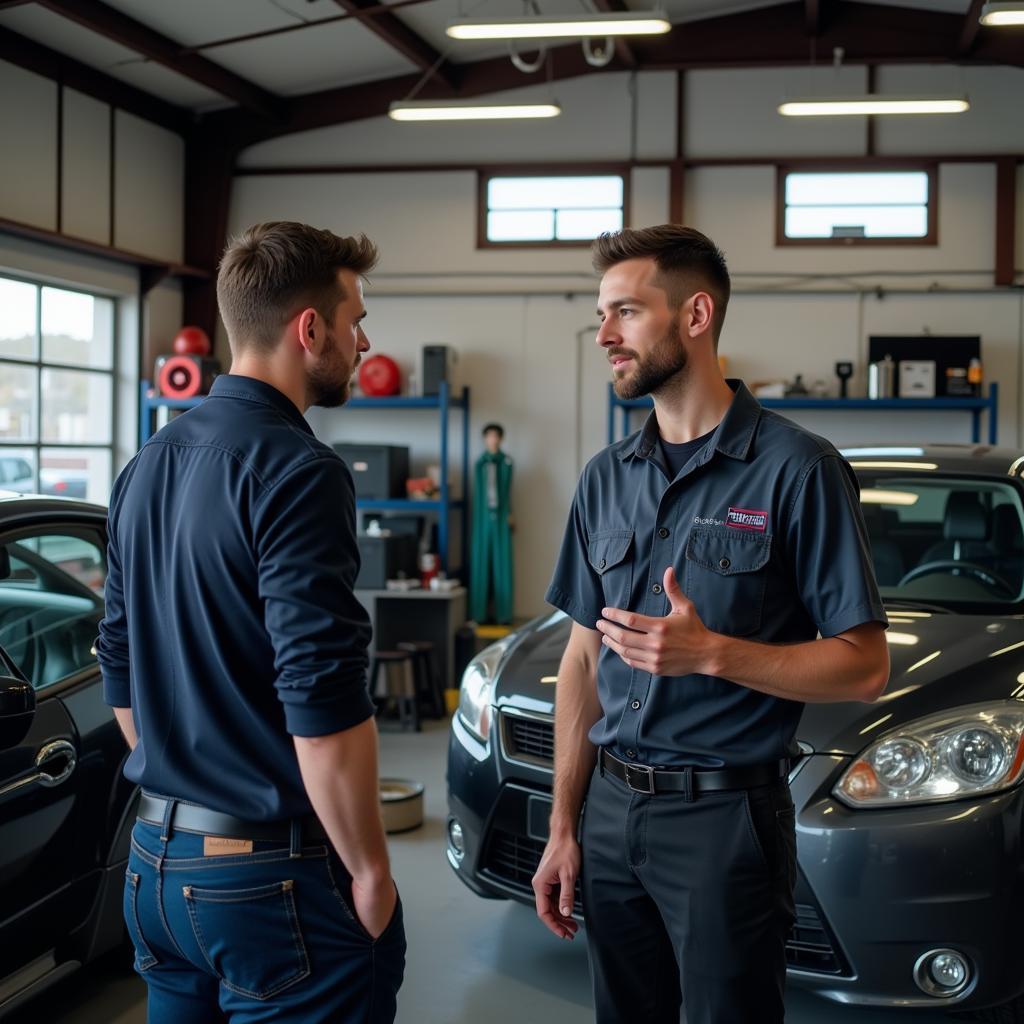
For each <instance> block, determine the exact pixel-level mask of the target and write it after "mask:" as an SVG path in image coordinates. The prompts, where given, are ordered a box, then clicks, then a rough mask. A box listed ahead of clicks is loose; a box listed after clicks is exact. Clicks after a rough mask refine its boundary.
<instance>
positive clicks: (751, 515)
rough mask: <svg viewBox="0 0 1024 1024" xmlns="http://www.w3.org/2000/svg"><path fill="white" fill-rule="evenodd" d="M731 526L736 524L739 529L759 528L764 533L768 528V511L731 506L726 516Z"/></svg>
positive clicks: (759, 531)
mask: <svg viewBox="0 0 1024 1024" xmlns="http://www.w3.org/2000/svg"><path fill="white" fill-rule="evenodd" d="M725 521H726V523H728V524H729V526H735V527H736V529H737V530H757V531H758V533H764V531H765V530H766V529H767V528H768V513H767V512H758V511H755V510H754V509H750V508H731V509H729V511H728V513H726V516H725Z"/></svg>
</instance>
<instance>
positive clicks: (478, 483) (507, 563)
mask: <svg viewBox="0 0 1024 1024" xmlns="http://www.w3.org/2000/svg"><path fill="white" fill-rule="evenodd" d="M483 435H484V444H485V445H486V449H487V450H486V451H485V452H484V453H483V455H481V456H480V458H479V459H477V460H476V465H475V466H474V468H473V546H472V557H471V565H470V581H469V598H470V618H472V619H473V620H475V621H476V622H499V623H510V622H511V621H512V516H511V501H510V499H511V494H512V460H511V459H510V458H509V457H508V456H507V455H506V454H505V453H504V452H503V451H502V450H501V441H502V438H504V436H505V431H504V429H503V428H502V427H501V426H499V425H498V424H497V423H488V424H487V426H486V427H484V429H483ZM492 604H493V617H492V616H491V614H490V611H491V607H492Z"/></svg>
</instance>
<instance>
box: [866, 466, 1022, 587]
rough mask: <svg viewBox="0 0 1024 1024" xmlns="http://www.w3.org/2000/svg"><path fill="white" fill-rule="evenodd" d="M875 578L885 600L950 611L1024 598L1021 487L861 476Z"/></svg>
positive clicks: (927, 475)
mask: <svg viewBox="0 0 1024 1024" xmlns="http://www.w3.org/2000/svg"><path fill="white" fill-rule="evenodd" d="M858 477H859V479H860V484H861V505H862V508H863V511H864V521H865V524H866V526H867V530H868V538H869V540H870V542H871V553H872V558H873V560H874V566H875V575H876V577H877V579H878V584H879V589H880V590H881V593H882V596H883V597H886V598H906V599H910V600H919V601H926V602H930V603H935V604H949V605H951V606H957V605H963V604H972V605H995V606H1005V605H1008V604H1014V603H1016V602H1018V601H1020V600H1022V597H1024V594H1022V592H1024V507H1022V503H1021V495H1020V491H1019V490H1018V488H1017V487H1016V485H1014V484H1012V483H1008V482H1005V481H1002V480H987V479H985V478H982V477H950V476H945V477H940V476H934V475H932V473H931V472H925V471H919V472H913V473H869V472H865V471H863V470H860V471H858Z"/></svg>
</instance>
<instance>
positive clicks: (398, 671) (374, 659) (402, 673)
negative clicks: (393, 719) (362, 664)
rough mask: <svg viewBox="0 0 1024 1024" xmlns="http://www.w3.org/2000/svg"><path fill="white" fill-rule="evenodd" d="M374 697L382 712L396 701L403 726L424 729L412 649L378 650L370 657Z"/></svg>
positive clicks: (371, 693)
mask: <svg viewBox="0 0 1024 1024" xmlns="http://www.w3.org/2000/svg"><path fill="white" fill-rule="evenodd" d="M370 696H371V697H372V698H373V701H374V703H375V704H376V705H377V711H378V714H379V713H380V711H381V710H383V709H384V708H386V707H387V705H388V704H389V703H390V702H391V701H392V700H393V701H394V702H395V704H396V706H397V707H398V721H399V722H400V723H401V727H402V728H403V729H405V728H406V726H411V727H412V728H413V729H415V730H416V732H419V731H420V712H419V708H418V707H417V701H416V678H415V675H414V673H413V656H412V655H411V654H410V653H409V652H408V651H375V652H374V653H373V655H372V656H371V658H370Z"/></svg>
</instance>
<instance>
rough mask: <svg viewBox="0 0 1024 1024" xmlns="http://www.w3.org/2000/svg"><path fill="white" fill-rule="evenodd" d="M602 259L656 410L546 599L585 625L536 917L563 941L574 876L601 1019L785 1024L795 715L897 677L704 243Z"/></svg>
mask: <svg viewBox="0 0 1024 1024" xmlns="http://www.w3.org/2000/svg"><path fill="white" fill-rule="evenodd" d="M593 256H594V266H595V268H596V269H597V270H598V272H599V273H601V274H602V278H601V285H600V298H599V306H598V317H599V319H600V321H601V327H600V330H599V331H598V334H597V344H598V345H599V346H600V347H601V348H602V349H603V350H604V352H605V354H606V356H607V358H608V360H609V361H610V363H611V368H612V377H613V383H614V387H615V391H616V394H617V395H618V396H619V398H622V399H633V398H639V397H640V396H642V395H651V396H652V398H653V400H654V410H653V412H652V413H651V415H650V416H649V417H648V419H647V421H646V423H645V424H644V426H643V428H642V429H641V430H640V431H638V432H637V433H635V434H633V435H632V436H631V437H629V438H627V439H626V440H624V441H621V442H619V443H617V444H613V445H611V446H610V447H608V448H606V449H604V450H603V451H602V452H600V453H599V454H598V455H597V456H595V457H594V458H593V459H592V460H591V461H590V462H589V464H588V465H587V466H586V467H585V469H584V470H583V474H582V476H581V477H580V481H579V484H578V486H577V489H576V494H575V497H574V499H573V503H572V508H571V511H570V514H569V521H568V526H567V528H566V532H565V537H564V540H563V543H562V549H561V552H560V554H559V558H558V563H557V566H556V568H555V572H554V578H553V580H552V583H551V586H550V589H549V590H548V593H547V600H548V601H549V602H550V603H551V604H553V605H555V606H557V607H558V608H560V609H562V610H563V611H565V612H566V613H567V614H568V615H569V616H571V618H572V619H573V620H574V621H573V626H572V632H571V635H570V639H569V642H568V645H567V647H566V650H565V653H564V656H563V658H562V661H561V665H560V667H559V673H558V683H557V691H556V693H557V699H556V712H555V781H554V804H553V809H552V813H551V819H550V838H549V841H548V844H547V847H546V849H545V851H544V855H543V857H542V859H541V862H540V866H539V867H538V870H537V873H536V875H535V877H534V880H533V887H534V891H535V895H536V901H537V912H538V915H539V916H540V918H541V920H542V921H543V922H544V923H545V924H546V925H547V926H548V928H550V929H551V930H552V931H553V932H554V933H555V934H556V935H558V936H560V937H563V938H572V937H573V935H574V934H575V932H576V929H577V925H576V922H575V921H574V919H573V917H572V912H573V897H574V887H575V884H576V882H577V879H579V880H580V881H581V893H582V903H583V911H584V916H585V918H586V924H587V928H586V932H587V940H588V945H589V948H590V955H591V965H592V971H593V982H594V1001H595V1007H596V1013H597V1020H598V1022H599V1024H612V1022H616V1024H635V1022H636V1021H639V1020H642V1021H644V1022H645V1024H667V1022H669V1021H672V1022H675V1021H677V1020H680V1019H681V1013H684V1012H685V1020H686V1021H687V1022H688V1024H773V1022H777V1021H782V1020H783V1017H784V1012H785V1010H784V1004H783V989H784V984H785V972H786V958H785V942H786V937H787V934H788V932H789V930H790V927H791V925H792V923H793V921H794V904H793V886H794V881H795V875H796V839H795V825H794V808H793V802H792V799H791V797H790V793H789V786H788V781H787V773H788V768H789V764H790V758H792V757H794V756H796V755H797V754H798V748H797V746H796V744H795V740H794V735H795V732H796V728H797V724H798V722H799V720H800V714H801V711H802V708H803V705H804V703H805V702H807V701H839V700H858V701H873V700H875V699H876V698H877V697H878V696H879V694H880V693H881V692H882V690H883V689H884V687H885V685H886V682H887V680H888V675H889V657H888V649H887V646H886V641H885V632H884V631H885V628H886V626H887V620H886V617H885V612H884V609H883V606H882V603H881V601H880V599H879V595H878V590H877V586H876V584H875V579H874V574H873V569H872V565H871V558H870V554H869V547H868V541H867V537H866V532H865V529H864V524H863V519H862V516H861V512H860V503H859V495H858V489H857V483H856V480H855V477H854V475H853V472H852V470H851V469H850V467H849V466H848V465H847V463H846V462H845V460H844V459H843V458H842V457H841V456H840V455H839V454H838V452H837V451H836V450H835V448H834V447H833V446H832V445H831V444H829V443H828V442H827V441H825V440H823V439H822V438H820V437H816V436H815V435H813V434H811V433H809V432H808V431H806V430H804V429H802V428H801V427H799V426H797V425H795V424H793V423H791V422H790V421H788V420H786V419H784V418H783V417H781V416H778V415H776V414H774V413H772V412H770V411H767V410H764V409H762V408H761V406H760V404H759V403H758V402H757V401H756V399H754V397H753V396H752V395H751V394H750V392H749V391H748V390H747V389H746V387H745V386H744V385H743V384H742V383H741V382H740V381H733V380H730V381H727V380H725V379H724V378H723V376H722V373H721V370H720V368H719V362H718V358H717V349H718V338H719V335H720V333H721V330H722V323H723V321H724V319H725V311H726V305H727V303H728V300H729V293H730V279H729V273H728V270H727V268H726V264H725V259H724V257H723V256H722V253H721V252H720V251H719V249H718V248H717V247H716V246H715V244H714V243H713V242H712V241H711V240H710V239H709V238H707V237H706V236H705V235H703V234H701V233H700V232H698V231H695V230H693V229H691V228H686V227H682V226H678V225H664V226H661V227H653V228H647V229H643V230H623V231H619V232H616V233H612V234H607V235H602V236H601V237H600V238H598V239H597V240H596V241H595V243H594V246H593ZM819 634H820V635H819ZM584 797H586V808H585V811H584V812H583V821H582V828H581V829H580V830H579V839H578V838H577V836H578V828H579V824H580V823H579V818H580V814H581V808H582V806H583V803H584ZM581 866H582V871H581Z"/></svg>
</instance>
